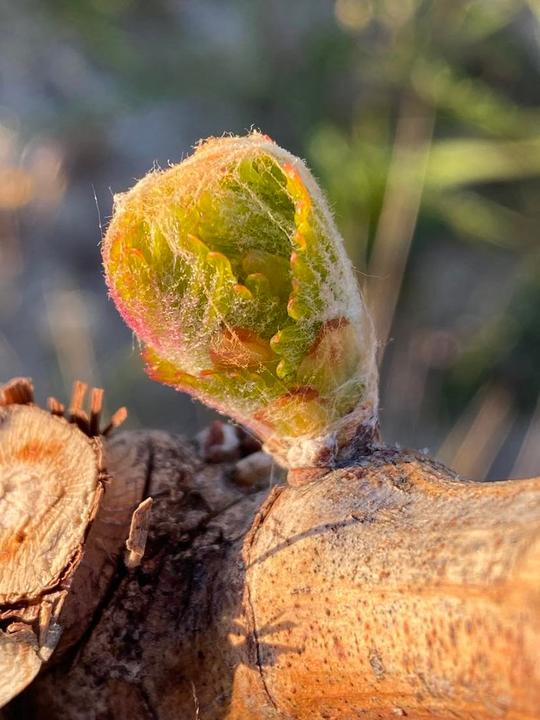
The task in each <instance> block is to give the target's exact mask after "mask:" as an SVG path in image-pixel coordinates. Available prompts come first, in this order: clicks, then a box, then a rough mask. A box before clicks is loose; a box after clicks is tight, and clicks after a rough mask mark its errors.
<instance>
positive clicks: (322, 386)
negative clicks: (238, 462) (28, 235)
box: [103, 133, 377, 467]
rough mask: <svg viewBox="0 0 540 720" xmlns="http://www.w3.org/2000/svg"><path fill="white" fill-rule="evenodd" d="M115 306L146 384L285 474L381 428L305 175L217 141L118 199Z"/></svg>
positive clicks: (112, 272)
mask: <svg viewBox="0 0 540 720" xmlns="http://www.w3.org/2000/svg"><path fill="white" fill-rule="evenodd" d="M103 257H104V264H105V272H106V278H107V283H108V286H109V289H110V293H111V295H112V297H113V299H114V302H115V303H116V305H117V307H118V309H119V311H120V313H121V314H122V316H123V318H124V320H125V321H126V323H127V324H128V325H129V326H130V327H131V328H132V329H133V330H134V331H135V333H136V334H137V336H138V338H139V339H140V341H141V343H142V345H143V348H144V349H143V356H144V359H145V362H146V370H147V372H148V374H149V375H150V377H152V378H154V379H156V380H159V381H161V382H163V383H166V384H168V385H172V386H173V387H175V388H177V389H178V390H182V391H185V392H188V393H190V394H191V395H193V396H195V397H197V398H199V399H200V400H202V401H203V402H205V403H207V404H208V405H210V406H211V407H214V408H216V409H217V410H219V411H220V412H223V413H226V414H228V415H231V416H232V417H233V418H235V419H236V420H237V421H238V422H240V423H242V424H243V425H245V426H247V427H248V428H250V429H251V430H253V431H254V432H255V433H256V434H257V435H258V436H259V437H260V438H261V439H262V440H263V441H264V443H265V444H266V447H267V449H269V450H270V451H271V452H273V453H274V454H275V455H276V456H277V457H278V459H279V460H280V461H281V462H283V463H284V464H285V465H288V466H289V467H299V466H306V465H310V464H321V463H323V462H324V463H326V462H328V461H329V458H330V461H331V458H332V457H333V456H334V455H335V452H336V451H337V449H339V447H341V446H343V445H346V444H347V443H349V442H350V440H351V438H352V436H353V435H354V433H355V432H356V431H357V429H358V427H359V426H361V425H373V424H374V422H375V414H376V403H377V396H376V392H377V391H376V370H375V359H374V354H375V343H374V341H373V337H372V328H371V322H370V320H369V317H368V316H367V313H366V310H365V307H364V304H363V301H362V298H361V297H360V294H359V292H358V289H357V286H356V282H355V279H354V276H353V272H352V268H351V266H350V263H349V261H348V259H347V257H346V255H345V252H344V249H343V242H342V239H341V237H340V235H339V233H338V231H337V229H336V227H335V225H334V222H333V219H332V216H331V214H330V211H329V209H328V206H327V204H326V202H325V200H324V198H323V196H322V194H321V191H320V189H319V187H318V186H317V183H316V182H315V180H314V179H313V177H312V175H311V173H310V172H309V170H308V169H307V168H306V166H305V165H304V163H303V162H302V161H301V160H299V159H298V158H295V157H294V156H293V155H291V154H289V153H288V152H286V151H285V150H282V149H281V148H280V147H278V146H277V145H276V144H275V143H274V142H272V141H271V140H270V139H269V138H268V137H267V136H265V135H261V134H259V133H252V134H250V135H249V136H247V137H223V138H218V139H216V138H213V139H210V140H207V141H205V142H202V143H201V144H200V145H198V147H197V149H196V151H195V153H194V154H193V155H192V156H191V157H189V158H187V159H186V160H184V161H183V162H182V163H180V164H179V165H176V166H174V167H171V168H169V169H167V170H165V171H154V172H151V173H149V174H148V175H147V176H146V177H145V178H144V179H143V180H141V181H140V182H138V183H137V184H136V185H135V187H134V188H133V189H132V190H130V191H129V192H128V193H125V194H123V195H119V196H116V197H115V209H114V216H113V219H112V221H111V224H110V226H109V229H108V231H107V234H106V237H105V240H104V245H103Z"/></svg>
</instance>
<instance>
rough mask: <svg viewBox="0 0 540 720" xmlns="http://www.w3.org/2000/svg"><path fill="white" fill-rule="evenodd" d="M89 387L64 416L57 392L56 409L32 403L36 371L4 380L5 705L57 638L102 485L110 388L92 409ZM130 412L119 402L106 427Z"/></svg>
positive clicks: (97, 395) (52, 402)
mask: <svg viewBox="0 0 540 720" xmlns="http://www.w3.org/2000/svg"><path fill="white" fill-rule="evenodd" d="M87 389H88V388H87V386H86V385H85V384H84V383H81V382H77V383H75V385H74V388H73V394H72V397H71V400H70V403H69V409H68V411H67V417H64V405H63V404H62V403H61V402H59V401H58V400H56V399H55V398H49V400H48V411H47V410H44V409H41V408H39V407H37V406H36V405H35V404H34V403H33V400H34V396H33V387H32V382H31V381H30V380H29V379H28V378H15V379H13V380H11V381H10V382H8V383H6V384H5V385H3V386H1V387H0V447H1V448H2V453H1V454H0V519H1V522H0V618H1V619H2V629H0V676H3V677H2V679H0V707H1V706H2V705H3V704H4V703H5V702H7V701H9V700H10V699H11V698H12V697H14V696H15V695H16V694H18V693H19V692H20V691H21V690H22V689H23V688H24V687H25V686H26V685H27V684H28V683H29V682H31V681H32V680H33V678H34V677H35V675H36V674H37V672H38V671H39V668H40V667H41V664H42V662H45V661H47V660H48V659H49V657H50V656H51V654H52V653H53V651H54V649H55V647H56V645H57V643H58V640H59V638H60V634H61V627H60V625H59V623H58V618H59V616H60V613H61V611H62V608H63V605H64V602H65V600H66V598H67V596H68V592H69V589H70V585H71V582H72V579H73V576H74V574H75V572H76V570H77V567H78V566H79V563H80V561H81V559H82V556H83V553H84V546H85V542H86V538H87V536H88V530H89V528H90V526H91V524H92V522H93V520H94V518H95V515H96V512H97V509H98V507H99V504H100V500H101V497H102V494H103V481H104V480H105V479H106V477H107V476H106V473H105V469H104V467H103V453H102V443H101V439H100V435H102V434H103V432H102V431H101V430H100V418H101V410H102V405H103V391H102V390H101V389H97V388H94V389H93V390H92V391H91V393H90V408H89V412H88V413H87V412H86V411H85V409H84V408H83V404H84V400H85V396H86V393H87ZM126 414H127V413H126V411H125V409H124V408H122V409H121V411H118V412H116V413H115V414H114V415H113V418H112V419H111V421H110V423H109V425H108V426H107V428H106V430H107V432H109V431H110V429H112V428H114V427H117V426H118V425H119V424H120V422H121V421H122V420H123V419H124V418H125V417H126ZM142 525H144V523H143V524H142ZM143 531H144V527H141V529H140V531H139V535H140V538H139V546H142V551H144V538H145V533H144V532H143ZM143 536H144V537H143ZM15 665H16V667H15ZM4 680H5V682H4Z"/></svg>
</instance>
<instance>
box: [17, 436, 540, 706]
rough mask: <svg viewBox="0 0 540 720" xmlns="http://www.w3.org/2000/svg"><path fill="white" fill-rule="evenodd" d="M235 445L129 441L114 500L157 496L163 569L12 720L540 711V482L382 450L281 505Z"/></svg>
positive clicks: (156, 553) (153, 540)
mask: <svg viewBox="0 0 540 720" xmlns="http://www.w3.org/2000/svg"><path fill="white" fill-rule="evenodd" d="M220 433H221V439H220ZM220 443H221V445H220ZM225 446H226V443H225V442H224V435H223V430H222V429H220V427H219V426H216V427H214V429H213V430H211V431H209V432H208V434H207V436H206V439H205V442H204V443H203V453H202V454H203V456H205V457H207V458H211V459H212V460H213V461H214V462H205V460H204V457H201V455H200V453H197V452H196V450H195V448H194V446H193V445H191V444H190V443H187V442H186V441H184V440H181V439H179V438H175V437H173V436H170V435H167V434H164V433H129V434H124V435H122V436H119V437H118V438H117V439H115V440H112V441H110V442H109V444H108V447H107V458H108V465H109V466H110V467H113V466H114V472H112V481H111V483H110V485H109V486H108V489H107V490H106V492H105V498H106V497H107V492H109V491H111V488H114V487H115V486H116V483H120V484H122V483H123V482H124V479H125V478H139V479H140V478H144V488H143V494H142V497H147V496H152V497H153V501H154V502H153V507H152V510H151V511H150V514H149V515H146V516H145V517H146V520H145V521H148V537H147V542H146V550H145V553H144V556H143V558H142V561H141V563H140V565H139V566H137V567H134V568H128V567H127V566H126V564H125V562H124V560H123V559H122V558H121V557H120V554H119V553H117V557H118V560H117V564H116V567H115V569H114V574H112V580H111V582H110V584H109V585H108V590H107V593H106V595H105V597H103V598H102V599H101V601H100V602H99V603H98V604H97V607H95V608H94V611H93V613H92V618H91V621H90V623H89V625H88V627H87V628H86V632H85V634H84V636H83V638H82V640H81V641H79V642H78V644H77V645H76V647H75V648H73V649H71V650H70V651H68V652H67V653H65V654H64V655H63V656H62V657H61V658H60V659H59V660H58V661H57V662H56V663H54V657H53V662H52V663H50V664H49V665H50V666H49V668H48V669H47V670H46V671H45V672H44V673H42V674H41V675H40V676H39V677H38V678H37V680H35V681H34V683H33V684H32V685H31V686H30V688H29V689H28V690H27V691H26V692H25V693H23V694H22V695H21V696H19V697H18V698H17V699H16V700H15V701H14V702H13V703H11V705H10V706H9V707H8V708H7V710H6V717H8V718H10V719H11V720H12V719H13V718H25V719H26V718H29V719H31V718H51V719H54V718H65V719H66V720H70V719H73V720H75V719H78V720H105V719H106V718H107V719H113V718H117V717H124V716H125V717H129V718H135V719H136V718H141V719H143V718H150V719H152V720H157V719H159V720H173V719H174V720H183V719H184V718H200V719H201V720H217V719H218V718H229V720H250V719H253V720H255V719H259V718H261V719H263V718H268V719H272V718H280V719H283V720H285V719H286V718H287V719H288V718H291V719H295V720H303V719H306V720H307V719H308V718H309V720H312V719H313V720H316V719H321V720H322V719H323V718H325V719H330V718H332V719H338V718H339V719H342V720H345V719H347V720H348V719H349V718H350V719H352V718H392V717H396V716H403V717H410V718H439V719H440V720H442V719H446V718H448V719H450V718H464V719H465V718H468V719H471V720H472V719H473V718H474V719H475V720H483V719H484V718H485V719H486V720H487V719H488V718H489V719H490V720H492V719H493V718H499V717H501V718H507V719H508V720H517V719H520V720H525V719H526V718H527V719H528V720H531V719H532V718H536V717H539V714H538V712H539V711H538V708H539V707H540V683H539V680H540V678H539V673H540V662H539V661H540V627H539V609H540V607H539V603H540V591H539V587H538V577H539V571H540V480H539V479H533V480H526V481H513V482H502V483H491V484H475V483H463V482H460V481H458V480H457V479H456V478H455V477H454V476H453V475H452V474H451V473H450V472H449V471H447V470H446V469H445V468H443V467H442V466H440V465H437V464H435V463H433V462H432V461H430V460H429V459H428V458H426V457H424V456H419V455H416V454H413V453H399V452H397V451H393V450H389V449H379V450H378V451H376V452H374V453H373V454H372V455H371V456H370V457H359V458H357V459H356V462H354V463H353V464H352V467H347V468H343V469H340V470H336V471H334V472H329V473H328V474H326V475H324V476H323V477H319V478H318V479H317V480H315V481H313V482H311V483H307V484H305V485H298V486H295V487H285V486H281V485H280V486H278V487H274V488H273V489H272V490H271V491H270V484H271V483H272V482H273V481H275V468H273V467H272V465H271V464H269V462H268V460H267V459H265V456H263V455H258V456H257V457H256V456H254V455H251V454H249V450H247V449H245V448H244V449H242V448H241V447H240V444H239V443H238V442H237V443H236V445H235V443H234V442H233V443H230V444H229V446H228V448H227V449H226V450H223V448H224V447H225ZM220 449H221V450H223V452H220ZM251 449H253V448H250V450H251ZM243 454H244V455H246V454H247V458H244V459H243V460H240V461H239V462H238V456H239V455H243ZM248 458H250V459H249V462H247V459H248ZM215 461H219V462H215ZM250 463H251V464H252V465H253V466H254V469H252V472H251V475H250V473H249V472H248V471H246V465H249V464H250ZM238 468H240V470H239V469H238ZM242 468H243V470H242ZM261 468H266V475H265V473H264V471H262V470H261ZM272 473H274V478H273V480H272V479H271V478H272ZM250 477H251V478H252V484H250V480H249V478H250ZM296 481H298V478H296ZM137 484H138V485H139V486H140V480H139V481H138V483H137ZM269 491H270V494H269ZM265 498H266V502H265V503H264V504H262V506H261V503H262V501H263V500H264V499H265ZM128 533H129V527H126V529H125V537H127V535H128ZM128 564H129V563H128ZM61 622H62V618H61V617H60V623H61Z"/></svg>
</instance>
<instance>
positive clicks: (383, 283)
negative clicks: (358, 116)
mask: <svg viewBox="0 0 540 720" xmlns="http://www.w3.org/2000/svg"><path fill="white" fill-rule="evenodd" d="M433 122H434V116H433V113H432V112H430V111H429V110H425V109H424V108H420V107H419V106H418V104H417V102H416V101H413V100H411V99H410V98H409V97H406V98H405V99H404V100H403V101H402V105H401V109H400V114H399V118H398V123H397V128H396V137H395V142H394V149H393V154H392V159H391V162H390V167H389V170H388V180H387V185H386V191H385V195H384V201H383V207H382V211H381V215H380V219H379V225H378V228H377V234H376V236H375V243H374V247H373V253H372V256H371V259H370V263H369V271H368V272H369V282H368V292H367V297H368V302H369V305H370V309H371V312H372V315H373V319H374V322H375V328H376V332H377V337H378V338H379V342H380V344H381V358H382V354H383V352H384V347H385V345H386V342H387V340H388V336H389V334H390V329H391V326H392V320H393V317H394V312H395V308H396V304H397V300H398V297H399V293H400V289H401V284H402V281H403V274H404V272H405V266H406V264H407V257H408V255H409V249H410V246H411V240H412V236H413V233H414V228H415V226H416V220H417V217H418V212H419V209H420V202H421V198H422V191H423V187H424V184H423V178H424V174H425V170H426V167H427V163H428V159H429V153H430V147H431V136H432V131H433ZM406 176H408V177H409V178H410V177H412V178H414V180H413V181H409V182H404V180H405V177H406Z"/></svg>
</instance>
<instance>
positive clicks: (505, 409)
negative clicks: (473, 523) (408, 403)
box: [437, 385, 513, 480]
mask: <svg viewBox="0 0 540 720" xmlns="http://www.w3.org/2000/svg"><path fill="white" fill-rule="evenodd" d="M512 417H513V412H512V401H511V398H510V394H509V393H508V391H507V390H505V389H504V388H502V387H500V386H497V385H488V386H484V387H483V388H481V389H480V391H479V392H478V393H477V395H476V396H475V397H474V398H473V399H472V401H471V403H470V404H469V405H468V406H467V407H466V409H465V411H464V413H463V414H462V415H461V417H460V418H459V420H458V421H457V422H456V424H455V425H454V427H453V428H452V429H451V430H450V432H449V434H448V435H447V437H446V439H445V440H444V442H443V444H442V445H441V447H440V448H439V451H438V453H437V459H438V460H440V462H442V463H448V464H450V465H451V466H452V467H453V468H455V470H456V471H457V472H458V473H459V474H460V475H461V476H463V477H465V478H470V479H473V480H484V479H485V477H486V475H487V473H488V472H489V469H490V467H491V466H492V465H493V462H494V460H495V458H496V457H497V455H498V453H499V452H500V450H501V447H502V445H503V443H504V441H505V439H506V437H507V436H508V433H509V431H510V425H511V422H512Z"/></svg>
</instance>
